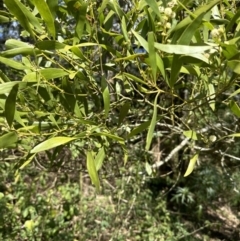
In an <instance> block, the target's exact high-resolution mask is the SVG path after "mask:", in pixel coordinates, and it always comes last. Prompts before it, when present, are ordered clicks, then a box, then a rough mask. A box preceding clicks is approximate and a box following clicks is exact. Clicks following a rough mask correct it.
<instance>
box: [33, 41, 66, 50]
mask: <svg viewBox="0 0 240 241" xmlns="http://www.w3.org/2000/svg"><path fill="white" fill-rule="evenodd" d="M66 46H67V45H66V44H63V43H59V42H58V41H53V40H43V41H38V42H37V43H36V47H37V48H39V49H41V50H57V49H64V48H65V47H66Z"/></svg>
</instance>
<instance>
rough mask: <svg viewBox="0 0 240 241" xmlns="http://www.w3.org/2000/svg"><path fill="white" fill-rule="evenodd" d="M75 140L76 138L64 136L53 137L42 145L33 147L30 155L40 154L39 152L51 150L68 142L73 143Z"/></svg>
mask: <svg viewBox="0 0 240 241" xmlns="http://www.w3.org/2000/svg"><path fill="white" fill-rule="evenodd" d="M75 139H76V137H65V136H58V137H53V138H50V139H48V140H46V141H43V142H42V143H40V144H38V145H37V146H35V147H34V148H33V149H32V150H31V151H30V153H38V152H41V151H46V150H49V149H52V148H54V147H57V146H61V145H63V144H66V143H68V142H70V141H73V140H75Z"/></svg>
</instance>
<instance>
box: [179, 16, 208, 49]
mask: <svg viewBox="0 0 240 241" xmlns="http://www.w3.org/2000/svg"><path fill="white" fill-rule="evenodd" d="M204 15H205V12H204V13H201V14H200V15H199V16H198V17H197V18H195V19H194V20H193V21H192V22H191V23H190V24H189V25H188V26H187V28H185V30H184V32H183V33H182V35H181V36H180V38H179V39H178V44H181V45H189V44H190V43H191V40H192V37H193V36H194V34H195V32H196V31H197V30H198V28H199V26H200V25H201V24H202V19H203V16H204Z"/></svg>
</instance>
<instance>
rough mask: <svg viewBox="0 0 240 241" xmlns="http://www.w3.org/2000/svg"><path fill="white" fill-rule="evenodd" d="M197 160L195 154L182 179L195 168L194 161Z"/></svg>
mask: <svg viewBox="0 0 240 241" xmlns="http://www.w3.org/2000/svg"><path fill="white" fill-rule="evenodd" d="M197 159H198V154H195V155H194V156H193V158H192V159H191V160H190V161H189V164H188V168H187V171H186V172H185V174H184V177H186V176H188V175H190V174H191V173H192V171H193V169H194V167H195V164H196V161H197Z"/></svg>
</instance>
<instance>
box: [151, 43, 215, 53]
mask: <svg viewBox="0 0 240 241" xmlns="http://www.w3.org/2000/svg"><path fill="white" fill-rule="evenodd" d="M154 46H155V48H157V49H159V50H161V51H163V52H166V53H169V54H185V55H191V54H201V53H204V52H205V51H207V50H210V49H212V48H213V46H187V45H175V44H159V43H155V44H154Z"/></svg>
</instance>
